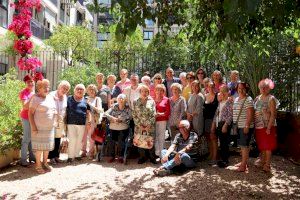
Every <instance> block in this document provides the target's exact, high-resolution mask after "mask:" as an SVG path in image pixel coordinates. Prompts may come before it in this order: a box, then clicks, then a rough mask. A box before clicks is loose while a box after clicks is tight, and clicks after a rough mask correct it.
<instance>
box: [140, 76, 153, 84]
mask: <svg viewBox="0 0 300 200" xmlns="http://www.w3.org/2000/svg"><path fill="white" fill-rule="evenodd" d="M144 81H151V78H150V77H149V76H143V77H142V79H141V82H142V83H143V82H144Z"/></svg>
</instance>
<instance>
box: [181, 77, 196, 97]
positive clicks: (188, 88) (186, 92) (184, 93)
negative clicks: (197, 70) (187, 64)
mask: <svg viewBox="0 0 300 200" xmlns="http://www.w3.org/2000/svg"><path fill="white" fill-rule="evenodd" d="M186 80H187V85H186V86H185V87H184V88H183V90H182V96H183V97H184V99H185V101H186V102H187V101H188V100H189V98H190V95H191V93H192V82H193V81H194V80H195V74H194V72H188V73H187V74H186Z"/></svg>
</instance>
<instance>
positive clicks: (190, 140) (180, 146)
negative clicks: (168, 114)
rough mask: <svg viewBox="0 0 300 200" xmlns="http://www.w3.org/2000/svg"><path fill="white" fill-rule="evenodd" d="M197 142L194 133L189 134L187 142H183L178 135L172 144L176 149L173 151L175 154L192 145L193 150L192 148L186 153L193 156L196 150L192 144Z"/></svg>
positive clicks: (179, 134) (180, 135)
mask: <svg viewBox="0 0 300 200" xmlns="http://www.w3.org/2000/svg"><path fill="white" fill-rule="evenodd" d="M197 141H198V135H197V133H195V132H190V136H189V137H188V139H187V140H184V139H183V137H182V134H181V133H178V134H177V135H176V136H175V138H174V140H173V142H172V144H174V145H176V149H175V150H176V151H177V152H178V151H180V150H182V149H184V148H185V147H186V146H187V145H189V144H193V147H194V148H193V147H192V149H191V150H190V151H189V152H187V153H188V154H195V153H197V149H196V146H194V144H195V143H197Z"/></svg>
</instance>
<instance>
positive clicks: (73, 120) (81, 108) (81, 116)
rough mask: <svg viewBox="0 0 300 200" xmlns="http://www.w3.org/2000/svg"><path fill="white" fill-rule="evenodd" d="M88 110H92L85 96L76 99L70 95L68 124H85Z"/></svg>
mask: <svg viewBox="0 0 300 200" xmlns="http://www.w3.org/2000/svg"><path fill="white" fill-rule="evenodd" d="M88 110H90V106H89V105H88V104H87V102H86V99H85V98H83V99H82V100H81V101H75V99H74V97H73V96H69V97H68V101H67V124H75V125H85V122H86V114H87V111H88Z"/></svg>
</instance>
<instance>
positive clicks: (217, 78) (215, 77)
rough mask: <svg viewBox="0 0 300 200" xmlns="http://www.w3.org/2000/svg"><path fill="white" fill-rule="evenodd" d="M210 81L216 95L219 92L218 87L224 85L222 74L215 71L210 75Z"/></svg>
mask: <svg viewBox="0 0 300 200" xmlns="http://www.w3.org/2000/svg"><path fill="white" fill-rule="evenodd" d="M211 79H212V81H213V83H214V86H215V92H216V93H218V92H219V91H220V87H221V86H222V85H223V84H224V82H223V77H222V73H221V72H220V71H219V70H215V71H214V72H213V73H212V75H211Z"/></svg>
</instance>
